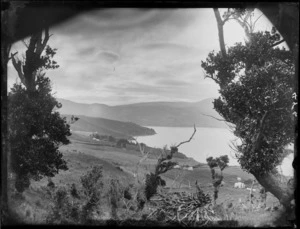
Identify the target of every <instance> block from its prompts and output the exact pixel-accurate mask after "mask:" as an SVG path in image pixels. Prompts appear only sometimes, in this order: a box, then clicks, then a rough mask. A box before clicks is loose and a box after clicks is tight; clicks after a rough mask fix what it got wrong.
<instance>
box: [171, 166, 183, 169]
mask: <svg viewBox="0 0 300 229" xmlns="http://www.w3.org/2000/svg"><path fill="white" fill-rule="evenodd" d="M180 168H181V167H180V165H175V166H174V167H173V169H180Z"/></svg>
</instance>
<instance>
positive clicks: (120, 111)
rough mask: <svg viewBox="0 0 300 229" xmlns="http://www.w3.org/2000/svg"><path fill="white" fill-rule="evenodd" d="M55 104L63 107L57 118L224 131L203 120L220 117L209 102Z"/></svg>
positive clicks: (222, 126)
mask: <svg viewBox="0 0 300 229" xmlns="http://www.w3.org/2000/svg"><path fill="white" fill-rule="evenodd" d="M58 100H59V101H60V102H61V103H62V105H63V106H62V108H61V109H59V112H60V113H61V114H73V115H85V116H90V117H101V118H107V119H113V120H119V121H123V122H134V123H137V124H139V125H142V126H167V127H190V126H193V125H194V124H196V126H198V127H219V128H224V127H226V124H225V123H224V122H221V121H217V120H216V119H213V118H211V117H208V116H205V115H210V116H214V117H216V118H219V119H221V117H220V115H219V114H218V113H217V112H216V111H215V110H214V109H213V104H212V101H213V99H205V100H202V101H200V102H196V103H187V102H148V103H136V104H129V105H119V106H107V105H104V104H82V103H74V102H71V101H69V100H64V99H58ZM203 114H205V115H203Z"/></svg>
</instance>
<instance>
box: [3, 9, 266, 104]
mask: <svg viewBox="0 0 300 229" xmlns="http://www.w3.org/2000/svg"><path fill="white" fill-rule="evenodd" d="M256 15H258V16H259V15H261V13H260V12H258V13H257V14H256ZM257 28H258V29H260V30H265V29H270V28H271V25H270V23H269V22H268V20H267V19H266V18H265V17H264V16H263V17H261V18H260V19H259V21H258V26H257ZM224 29H225V43H226V45H228V46H231V45H233V44H234V43H235V42H241V41H243V39H244V38H243V37H244V33H243V30H242V28H241V27H240V26H239V25H238V24H236V23H235V22H230V23H227V24H225V27H224ZM50 33H51V34H53V36H51V38H50V40H49V42H48V44H49V45H50V46H51V47H52V48H57V49H58V51H57V55H56V56H55V60H56V61H57V62H58V64H59V65H60V67H59V68H58V69H56V70H49V71H47V73H46V75H47V76H48V77H50V79H51V81H52V83H53V92H55V93H56V94H55V96H56V97H58V98H65V99H69V100H72V101H75V102H83V103H103V104H107V105H119V104H129V103H136V102H149V101H188V102H194V101H200V100H202V99H206V98H210V97H214V98H216V97H217V96H218V86H217V85H216V84H215V83H214V81H212V80H211V79H204V71H203V69H202V68H201V60H205V58H206V56H207V54H208V53H209V52H210V51H212V50H215V51H219V43H218V30H217V24H216V20H215V17H214V13H213V10H212V9H106V10H95V11H93V12H89V13H85V14H82V15H79V16H77V17H75V18H72V19H71V20H69V21H67V22H65V23H63V24H60V25H57V26H56V27H53V28H50ZM22 50H23V51H25V49H24V45H23V43H22V42H18V43H16V44H14V46H13V47H12V52H15V51H19V53H20V52H21V51H22ZM16 80H17V74H16V71H15V70H14V69H13V67H12V65H11V63H9V66H8V83H9V87H10V86H12V84H13V83H14V82H16Z"/></svg>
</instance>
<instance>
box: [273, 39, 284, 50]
mask: <svg viewBox="0 0 300 229" xmlns="http://www.w3.org/2000/svg"><path fill="white" fill-rule="evenodd" d="M284 41H285V40H284V39H282V40H280V41H278V42H276V43H274V44H272V45H271V47H270V48H273V47H275V46H277V45H279V44H281V43H282V42H284Z"/></svg>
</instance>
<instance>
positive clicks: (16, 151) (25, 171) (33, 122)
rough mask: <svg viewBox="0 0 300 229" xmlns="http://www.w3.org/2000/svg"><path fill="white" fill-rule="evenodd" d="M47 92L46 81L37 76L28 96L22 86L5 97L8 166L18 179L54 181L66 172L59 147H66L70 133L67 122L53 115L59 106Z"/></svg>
mask: <svg viewBox="0 0 300 229" xmlns="http://www.w3.org/2000/svg"><path fill="white" fill-rule="evenodd" d="M50 92H51V86H50V80H49V78H46V77H44V76H38V77H37V80H36V91H34V92H30V93H32V94H31V96H29V95H28V91H27V90H26V89H25V87H23V86H22V85H21V84H15V85H14V86H13V88H12V89H11V92H10V93H9V95H8V104H9V108H8V111H9V117H8V122H9V141H10V147H11V162H12V169H13V171H14V172H16V174H17V177H20V179H21V177H22V179H25V180H28V179H29V176H30V177H32V178H34V179H37V180H38V179H40V178H41V177H42V176H50V177H53V176H54V175H55V174H57V173H58V170H59V169H63V170H66V169H67V165H66V162H65V161H64V160H63V159H62V154H61V153H60V152H59V150H58V147H59V146H60V145H61V144H68V143H69V140H68V138H67V136H70V135H71V133H70V129H69V125H68V124H67V123H66V120H65V119H62V118H61V117H60V115H59V113H58V112H53V109H54V108H55V107H57V106H59V105H58V102H57V101H56V99H55V98H54V97H53V96H52V95H51V94H50ZM27 183H28V181H27Z"/></svg>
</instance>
